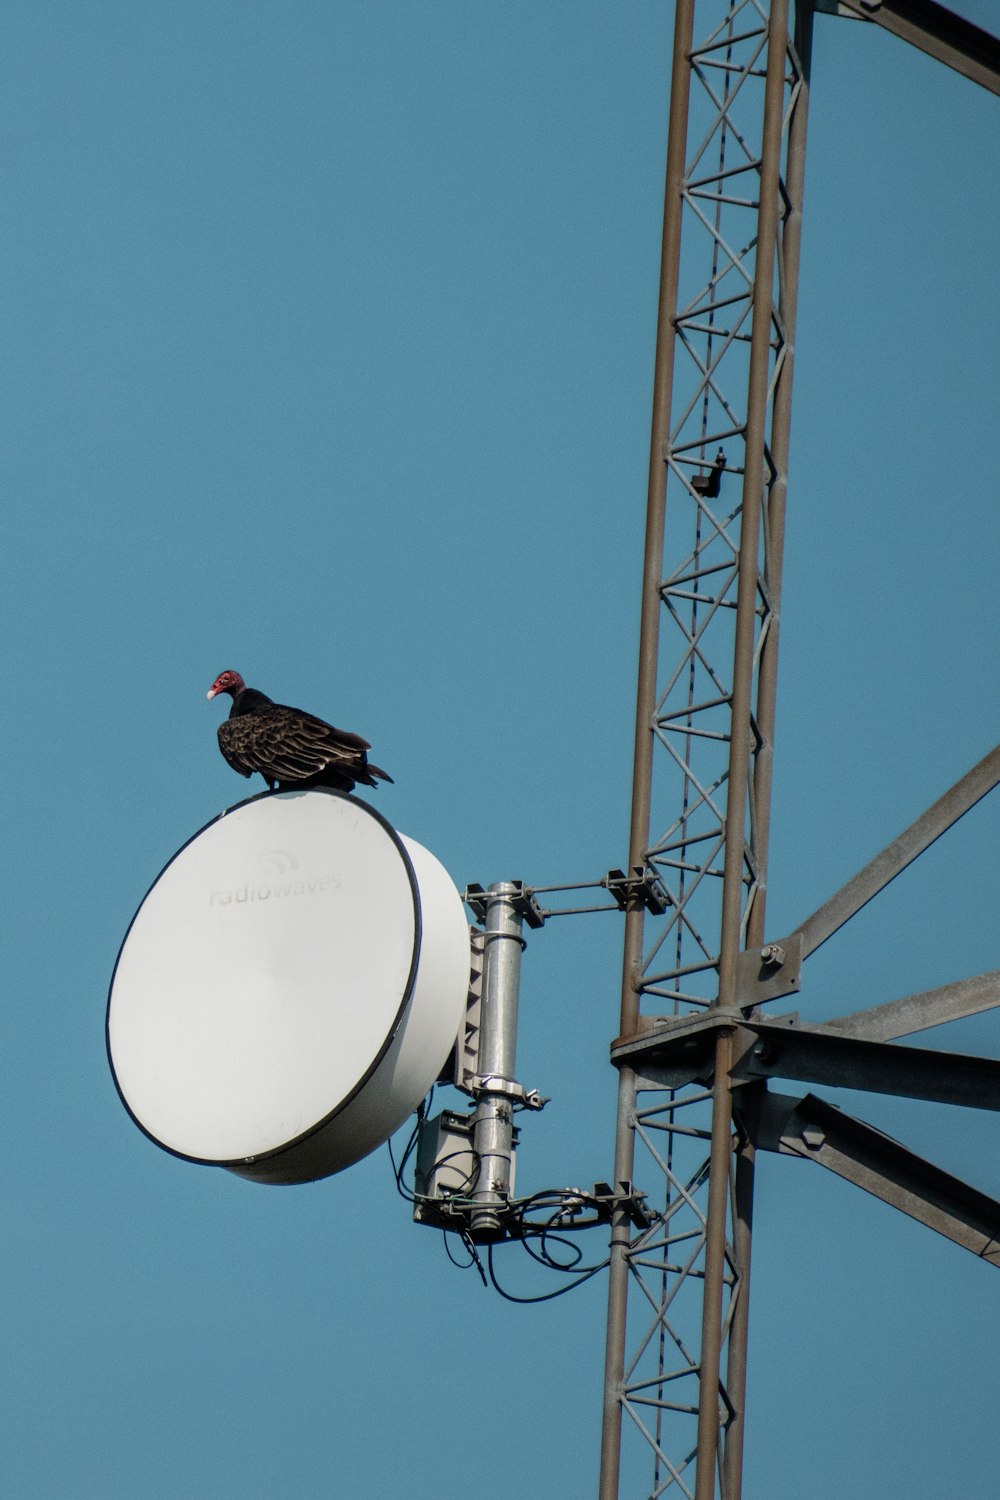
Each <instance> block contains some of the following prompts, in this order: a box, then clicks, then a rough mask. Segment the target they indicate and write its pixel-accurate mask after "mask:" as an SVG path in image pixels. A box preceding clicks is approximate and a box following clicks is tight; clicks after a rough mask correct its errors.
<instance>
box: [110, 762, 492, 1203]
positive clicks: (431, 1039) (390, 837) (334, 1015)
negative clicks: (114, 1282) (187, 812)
mask: <svg viewBox="0 0 1000 1500" xmlns="http://www.w3.org/2000/svg"><path fill="white" fill-rule="evenodd" d="M468 988H469V929H468V924H467V922H466V918H465V913H464V910H463V907H462V900H461V897H460V896H459V894H458V891H457V890H456V889H455V886H454V885H453V883H452V881H451V879H450V877H449V876H448V874H447V872H446V871H445V870H444V868H443V866H442V865H441V864H440V863H439V862H438V861H437V860H436V859H435V858H434V856H433V855H432V854H430V853H428V851H427V850H426V849H424V848H422V847H421V845H420V844H417V843H415V842H414V841H413V840H412V839H408V838H405V837H404V836H403V835H402V834H399V833H397V832H396V831H395V830H394V829H393V828H392V827H391V826H390V825H389V824H388V823H387V822H386V821H385V819H384V818H383V817H381V816H380V815H379V814H378V813H377V812H375V811H374V810H373V809H372V808H370V807H369V806H368V805H367V804H366V803H364V802H359V801H356V800H355V799H354V798H353V797H349V796H346V795H344V794H343V793H340V792H330V791H325V790H323V789H317V790H311V791H302V792H275V793H264V794H263V795H262V796H259V797H254V798H251V799H250V800H249V801H247V802H242V803H239V804H238V805H237V806H236V807H233V808H230V809H229V811H228V812H225V813H223V814H222V815H221V816H220V817H218V818H217V819H215V821H214V822H212V823H209V824H208V826H207V827H206V828H203V829H202V830H201V832H200V833H197V834H196V835H195V836H194V838H192V839H191V840H190V841H189V842H188V843H187V844H185V845H184V847H183V848H182V849H181V850H179V852H178V853H177V854H175V855H174V857H173V859H172V860H171V861H170V863H169V864H168V865H167V867H166V869H165V870H164V871H163V872H162V874H161V875H160V876H159V877H158V879H157V880H156V881H155V882H154V884H153V886H152V888H151V889H150V891H149V893H148V894H147V896H146V898H145V900H144V901H143V903H142V905H141V906H140V907H139V910H138V911H137V912H136V914H135V916H134V917H133V919H132V924H131V926H130V927H129V930H128V932H127V934H126V936H125V941H124V943H123V944H122V948H121V952H120V953H119V955H118V962H117V964H116V965H115V972H114V976H113V978H112V981H111V993H110V996H109V999H108V1018H107V1037H108V1056H109V1059H110V1062H111V1070H112V1073H113V1075H114V1079H115V1083H116V1085H117V1087H118V1091H119V1093H120V1095H121V1098H122V1101H123V1103H124V1104H125V1107H126V1108H127V1109H128V1111H129V1113H130V1114H131V1115H132V1118H133V1119H134V1120H135V1122H136V1124H137V1125H139V1127H140V1128H141V1129H142V1130H143V1131H145V1133H146V1134H147V1135H148V1136H149V1137H150V1138H151V1139H152V1140H153V1141H155V1142H156V1144H157V1145H159V1146H162V1147H163V1148H164V1149H165V1150H167V1151H171V1152H173V1153H174V1154H175V1155H178V1156H183V1157H186V1158H187V1159H188V1160H191V1161H196V1162H205V1163H210V1164H212V1165H215V1166H222V1167H226V1168H228V1169H229V1170H230V1171H231V1172H236V1173H238V1174H239V1175H240V1176H243V1177H249V1178H252V1179H253V1180H255V1181H257V1182H273V1183H292V1182H309V1181H312V1180H313V1179H315V1178H318V1177H326V1176H329V1174H330V1173H332V1172H338V1171H340V1169H341V1168H342V1167H347V1166H350V1164H351V1163H352V1162H355V1161H357V1160H358V1159H359V1158H360V1157H362V1156H365V1155H367V1153H368V1152H369V1151H372V1150H374V1149H375V1147H376V1146H378V1145H381V1143H382V1142H383V1141H385V1140H388V1138H389V1136H390V1135H392V1133H393V1131H394V1130H396V1129H398V1127H399V1126H400V1125H401V1124H402V1123H403V1121H404V1120H405V1119H406V1117H407V1115H409V1114H410V1113H411V1112H412V1111H413V1110H414V1109H415V1108H416V1106H417V1105H418V1104H419V1102H420V1100H421V1099H422V1098H423V1096H424V1095H425V1094H426V1092H427V1090H428V1089H429V1088H430V1086H431V1084H432V1083H433V1082H434V1080H435V1078H436V1077H437V1076H438V1074H439V1072H440V1070H441V1067H442V1064H443V1063H444V1061H445V1059H446V1058H447V1055H448V1052H449V1050H450V1048H451V1046H452V1045H453V1043H454V1041H455V1038H456V1036H457V1034H458V1030H459V1027H460V1026H461V1024H462V1021H463V1016H464V1012H465V1003H466V996H467V994H468Z"/></svg>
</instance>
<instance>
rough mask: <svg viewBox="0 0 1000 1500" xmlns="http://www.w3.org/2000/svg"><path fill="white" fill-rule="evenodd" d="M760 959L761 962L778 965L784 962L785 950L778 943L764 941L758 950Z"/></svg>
mask: <svg viewBox="0 0 1000 1500" xmlns="http://www.w3.org/2000/svg"><path fill="white" fill-rule="evenodd" d="M760 961H761V963H763V964H773V965H775V966H778V965H780V964H783V963H784V962H785V950H784V948H782V946H781V944H780V943H765V944H764V946H763V948H762V949H761V950H760Z"/></svg>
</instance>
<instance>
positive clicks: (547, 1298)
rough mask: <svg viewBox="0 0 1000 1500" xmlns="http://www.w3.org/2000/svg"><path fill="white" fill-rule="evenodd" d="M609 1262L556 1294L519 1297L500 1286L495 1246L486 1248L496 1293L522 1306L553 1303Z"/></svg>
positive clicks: (605, 1262)
mask: <svg viewBox="0 0 1000 1500" xmlns="http://www.w3.org/2000/svg"><path fill="white" fill-rule="evenodd" d="M609 1261H610V1256H609V1257H608V1259H607V1260H602V1261H601V1264H600V1265H599V1266H592V1267H591V1269H590V1270H589V1271H585V1272H583V1273H582V1274H581V1275H580V1276H578V1277H577V1278H576V1280H575V1281H572V1282H570V1284H569V1286H560V1287H556V1289H555V1291H554V1292H543V1293H542V1294H541V1295H540V1296H538V1297H517V1296H515V1295H514V1293H513V1292H508V1291H505V1289H504V1288H503V1287H502V1286H501V1285H500V1283H499V1281H497V1277H496V1271H495V1270H494V1267H493V1246H492V1245H487V1247H486V1264H487V1266H488V1268H489V1273H490V1281H491V1282H492V1284H493V1289H494V1291H497V1292H499V1293H500V1295H501V1297H503V1298H504V1300H505V1301H507V1302H519V1303H522V1304H526V1303H530V1302H551V1301H552V1300H553V1298H555V1297H562V1296H564V1295H565V1294H566V1293H567V1292H572V1291H574V1290H575V1289H576V1288H577V1287H578V1286H582V1285H583V1283H584V1282H585V1281H589V1280H590V1278H591V1277H592V1276H596V1275H597V1273H598V1271H603V1270H604V1267H605V1266H606V1265H608V1263H609Z"/></svg>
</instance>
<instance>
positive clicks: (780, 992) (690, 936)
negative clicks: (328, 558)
mask: <svg viewBox="0 0 1000 1500" xmlns="http://www.w3.org/2000/svg"><path fill="white" fill-rule="evenodd" d="M790 4H791V0H676V3H675V16H676V19H675V45H674V57H673V71H672V78H671V100H670V131H669V138H668V146H667V187H666V202H665V211H664V238H663V259H662V274H661V291H660V309H659V324H658V332H657V360H656V373H655V378H654V394H653V426H652V441H651V451H650V475H649V499H648V508H647V533H646V553H645V563H644V582H643V608H642V620H641V631H640V648H639V683H638V692H637V714H636V739H635V764H634V778H633V803H632V824H631V835H630V845H629V860H628V866H627V868H628V869H629V871H630V872H639V876H640V878H639V879H637V880H635V881H633V885H632V887H631V891H632V893H631V895H628V890H629V889H630V888H629V887H628V886H627V885H626V886H623V887H622V892H624V893H625V895H626V896H627V899H626V905H625V909H626V933H625V951H624V961H623V980H622V1004H621V1021H620V1035H619V1037H618V1038H617V1040H616V1041H615V1043H614V1044H613V1045H612V1060H613V1062H614V1063H615V1065H616V1067H617V1068H618V1071H619V1095H618V1100H619V1102H618V1131H617V1143H616V1155H615V1174H614V1175H615V1179H616V1180H617V1181H625V1182H632V1181H635V1182H636V1183H638V1184H640V1185H641V1186H642V1187H643V1188H649V1189H650V1191H649V1205H650V1207H651V1208H654V1209H657V1210H658V1212H657V1214H656V1217H655V1219H654V1222H653V1223H652V1224H651V1225H646V1226H639V1227H637V1226H636V1225H635V1224H634V1223H632V1222H631V1221H630V1220H629V1218H628V1216H627V1215H626V1214H625V1213H624V1212H620V1213H618V1214H617V1215H616V1217H615V1219H614V1220H613V1225H612V1238H611V1258H610V1268H609V1296H608V1335H607V1358H606V1368H605V1404H604V1429H603V1438H602V1451H601V1482H600V1492H599V1493H600V1500H617V1497H618V1496H619V1493H620V1488H619V1486H620V1485H621V1488H622V1490H624V1491H625V1492H627V1493H630V1494H635V1495H640V1494H641V1495H646V1496H648V1497H649V1500H656V1497H659V1496H661V1495H669V1496H685V1497H689V1500H714V1497H716V1496H719V1497H720V1500H738V1497H739V1495H740V1493H741V1486H742V1447H743V1421H744V1404H745V1374H746V1345H747V1305H748V1299H747V1295H746V1294H747V1291H748V1285H749V1272H750V1249H751V1221H752V1199H753V1174H754V1160H755V1154H756V1152H757V1150H758V1149H760V1150H768V1151H776V1152H779V1153H781V1154H784V1155H795V1156H799V1157H804V1158H807V1159H812V1160H815V1161H817V1162H818V1163H820V1164H821V1165H823V1166H825V1167H827V1168H828V1169H829V1170H832V1171H834V1172H837V1173H838V1174H840V1175H842V1176H844V1177H845V1178H846V1179H848V1180H850V1181H852V1182H854V1183H856V1184H857V1185H858V1186H860V1187H863V1188H864V1189H865V1190H866V1191H869V1192H873V1193H875V1194H876V1195H877V1196H879V1197H880V1198H882V1199H884V1200H885V1201H886V1202H889V1203H891V1204H893V1205H894V1206H896V1207H897V1208H899V1209H901V1210H902V1211H903V1212H906V1213H908V1214H911V1215H912V1216H913V1217H915V1218H917V1219H919V1220H920V1221H921V1222H923V1223H925V1224H928V1225H929V1226H930V1227H932V1228H934V1229H936V1230H937V1231H938V1232H940V1233H943V1234H946V1235H948V1236H949V1237H950V1238H951V1239H953V1240H954V1241H955V1242H957V1243H958V1244H961V1245H964V1246H965V1247H966V1248H968V1249H970V1250H972V1251H973V1253H975V1254H977V1255H979V1256H982V1257H983V1258H984V1259H986V1260H988V1261H990V1262H991V1263H994V1264H1000V1251H998V1244H1000V1204H997V1203H996V1202H994V1201H993V1200H992V1199H989V1198H987V1197H986V1195H984V1194H982V1193H979V1192H978V1191H977V1190H976V1189H974V1188H971V1187H968V1186H967V1185H966V1184H964V1183H960V1182H958V1181H957V1180H956V1179H954V1178H951V1177H950V1176H949V1175H948V1174H946V1173H944V1172H942V1171H941V1170H940V1169H939V1168H936V1167H934V1166H932V1165H931V1164H929V1163H926V1162H923V1161H921V1160H920V1159H919V1158H917V1157H915V1156H914V1155H913V1154H912V1153H910V1152H908V1151H907V1149H906V1148H905V1147H904V1146H901V1145H900V1144H899V1143H898V1142H894V1141H891V1140H890V1139H889V1138H888V1137H886V1136H884V1135H883V1134H882V1133H881V1132H879V1131H877V1130H875V1129H874V1127H872V1126H870V1125H866V1124H865V1123H864V1122H863V1121H860V1120H855V1119H853V1118H852V1117H851V1116H849V1115H846V1114H844V1113H843V1112H841V1111H838V1110H835V1109H834V1108H833V1106H831V1105H828V1104H826V1103H825V1102H824V1101H822V1100H820V1099H817V1098H816V1097H815V1096H814V1095H812V1094H810V1093H807V1094H805V1095H804V1096H802V1097H792V1096H785V1095H776V1094H772V1093H769V1092H768V1081H769V1080H770V1079H772V1078H793V1079H799V1080H803V1081H806V1082H809V1083H813V1082H820V1083H822V1082H827V1083H836V1084H837V1085H838V1086H846V1087H855V1088H863V1089H867V1090H882V1091H883V1092H890V1093H893V1092H894V1093H900V1094H907V1095H911V1096H915V1097H921V1098H925V1099H935V1100H939V1101H941V1102H949V1103H958V1102H960V1103H964V1104H967V1105H969V1104H971V1105H973V1106H975V1107H979V1108H986V1109H997V1108H1000V1062H996V1061H993V1060H991V1059H983V1058H967V1057H959V1056H956V1055H954V1054H947V1053H933V1052H930V1051H927V1050H926V1049H920V1048H912V1047H900V1046H896V1045H893V1044H891V1043H892V1040H893V1039H894V1038H896V1037H899V1036H903V1035H906V1034H908V1033H910V1032H914V1031H919V1030H921V1029H923V1028H924V1027H926V1026H932V1025H938V1024H941V1023H942V1022H943V1021H946V1020H949V1019H954V1018H955V1017H957V1016H959V1015H969V1014H972V1013H974V1012H975V1011H978V1010H982V1009H984V1008H986V1007H987V1006H991V1005H996V1004H998V1003H1000V974H997V973H993V974H988V975H982V976H979V977H978V978H976V979H971V980H960V981H958V982H956V983H955V984H953V985H948V986H944V987H942V988H941V989H939V990H933V991H927V992H925V993H923V994H921V995H914V996H909V997H906V998H904V999H902V1000H898V1001H892V1002H890V1003H889V1004H883V1005H877V1006H875V1007H873V1008H872V1009H870V1010H868V1011H855V1012H852V1013H851V1014H849V1015H846V1016H843V1017H841V1018H839V1019H834V1020H832V1021H830V1022H829V1023H827V1024H826V1025H824V1026H806V1025H803V1024H801V1023H800V1022H799V1021H798V1018H797V1017H796V1016H784V1017H774V1018H769V1017H765V1016H764V1015H762V1013H761V1012H760V1010H759V1007H760V1006H761V1005H762V1004H764V1003H766V1002H769V1001H772V1000H775V999H778V998H780V997H782V996H787V995H790V994H793V993H794V992H795V991H796V990H797V989H798V988H799V987H800V984H801V973H802V965H803V962H804V960H805V959H806V958H807V957H808V955H809V953H811V952H812V951H814V950H815V949H816V948H817V947H818V946H819V944H820V943H822V942H824V941H825V940H826V938H827V937H829V936H830V935H831V933H832V932H834V931H836V930H837V928H838V927H840V926H842V925H843V923H844V922H846V921H848V920H849V919H850V917H851V916H853V915H854V913H855V912H856V911H858V910H860V908H861V906H863V905H864V904H865V903H866V902H867V901H869V900H871V899H872V898H873V897H874V896H875V895H876V894H877V893H878V892H879V891H880V890H882V889H883V888H884V886H885V885H886V884H887V883H888V881H889V880H891V879H892V878H894V876H895V875H896V874H898V873H899V871H900V870H901V869H903V868H904V867H905V865H906V864H908V863H909V862H910V861H911V860H912V859H914V858H916V857H917V855H919V854H920V853H921V852H922V851H923V850H924V849H926V848H927V847H928V846H929V844H930V843H932V842H933V840H934V839H935V838H937V837H938V836H939V835H940V834H941V833H942V832H944V830H945V829H946V828H948V827H950V826H951V824H952V823H953V822H954V821H955V820H956V819H957V818H958V817H960V816H962V815H963V813H964V812H965V811H967V810H968V809H969V808H970V807H972V806H973V805H974V804H975V803H976V801H978V800H979V798H980V797H982V796H984V795H985V794H986V793H987V792H988V791H989V790H990V789H991V788H992V787H993V786H994V785H996V784H997V782H998V780H1000V750H997V751H995V752H993V753H992V755H990V756H987V757H986V759H985V760H984V761H983V762H982V763H981V764H980V765H979V766H977V767H975V768H974V769H973V771H971V772H970V773H969V774H968V776H967V777H964V778H963V779H962V781H961V782H959V783H957V784H956V786H955V787H953V788H952V789H951V791H949V792H948V793H946V795H945V797H943V798H941V799H940V800H939V802H937V803H935V804H934V806H933V807H932V808H930V809H928V811H927V813H925V814H923V815H922V816H921V817H920V818H918V819H917V820H916V822H915V823H914V824H913V825H912V826H911V827H910V828H909V829H907V830H906V831H905V832H904V833H903V834H902V835H900V838H899V839H897V840H895V841H894V842H893V844H891V845H889V846H888V848H887V849H886V850H884V851H883V852H882V854H881V855H879V856H878V857H877V858H876V859H875V860H873V861H871V862H870V864H869V865H867V866H865V868H864V869H863V870H861V871H860V872H859V873H858V875H857V876H856V877H855V878H854V880H853V881H851V882H849V883H848V885H847V886H845V887H844V888H843V890H842V891H839V892H837V893H836V895H835V896H833V897H832V898H831V899H830V901H828V902H827V903H825V904H824V906H823V907H821V908H820V909H819V911H817V912H815V913H813V914H812V916H810V917H809V918H808V919H807V920H806V921H805V922H803V923H802V924H801V925H800V926H799V927H798V928H797V929H796V930H795V931H794V932H793V933H791V934H790V935H789V936H788V937H785V938H782V939H779V940H777V941H772V942H769V943H765V942H764V922H765V896H766V888H767V855H768V831H769V809H770V790H771V763H772V742H773V730H774V712H775V695H776V671H777V644H778V621H779V617H780V588H781V568H782V553H783V543H784V511H785V470H786V465H787V458H788V439H789V426H790V401H791V377H792V362H793V353H794V327H795V306H796V296H797V277H798V252H799V239H800V221H801V208H802V193H803V175H804V152H805V125H806V111H807V102H808V69H809V51H810V42H811V24H812V13H813V9H814V6H813V5H812V4H811V3H810V0H796V14H795V17H794V24H793V25H791V24H790V17H789V10H790ZM821 8H827V9H830V8H832V7H831V5H824V6H823V7H821ZM846 12H855V13H861V14H863V15H864V17H865V18H866V19H872V20H878V21H879V22H880V24H883V25H886V26H888V27H889V29H890V30H895V31H896V32H897V34H899V35H902V36H906V38H907V39H908V40H911V41H916V42H917V44H918V45H924V46H925V50H927V51H929V52H931V54H932V55H933V56H936V57H939V58H940V59H941V60H943V61H946V62H948V63H949V64H950V65H951V66H954V67H956V68H958V69H959V70H960V71H963V72H965V73H966V74H967V76H969V77H972V78H975V79H976V81H977V82H980V83H984V84H985V86H986V87H989V88H993V89H994V90H995V89H996V88H997V82H998V78H1000V48H998V45H997V43H996V40H995V39H994V38H989V37H986V34H985V33H980V32H978V31H977V29H976V28H974V27H970V26H969V25H968V24H967V23H962V22H959V21H958V19H957V18H955V17H954V16H951V15H950V13H948V12H946V11H944V8H943V7H941V6H938V5H936V4H934V3H933V0H885V3H884V4H882V3H881V0H844V3H843V4H842V5H841V6H840V8H839V11H838V13H846ZM897 23H898V24H897ZM952 23H955V24H952ZM914 26H916V29H917V30H918V31H919V32H920V36H919V37H918V36H912V35H910V34H909V30H912V29H913V27H914ZM696 28H697V29H696ZM908 28H909V30H908ZM984 38H985V43H984V41H983V39H984ZM609 889H611V886H610V885H609ZM650 889H655V891H656V892H657V894H658V896H659V897H662V898H663V905H664V906H665V911H664V912H663V914H662V915H659V914H657V912H656V908H655V906H651V905H650V904H649V902H648V901H644V900H643V899H642V895H643V890H646V891H647V892H648V891H649V890H650ZM647 908H648V910H647ZM655 1182H659V1184H660V1185H661V1191H660V1196H659V1198H657V1194H656V1190H655V1188H654V1187H653V1186H652V1184H653V1183H655Z"/></svg>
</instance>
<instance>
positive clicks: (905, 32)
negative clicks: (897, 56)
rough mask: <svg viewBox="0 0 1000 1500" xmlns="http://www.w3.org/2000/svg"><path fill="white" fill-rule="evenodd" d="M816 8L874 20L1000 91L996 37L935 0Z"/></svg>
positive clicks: (819, 2)
mask: <svg viewBox="0 0 1000 1500" xmlns="http://www.w3.org/2000/svg"><path fill="white" fill-rule="evenodd" d="M816 9H817V10H819V11H825V12H826V13H827V14H829V15H834V16H850V17H853V18H854V19H856V20H859V21H874V22H875V24H876V25H877V26H881V27H883V29H884V30H886V31H891V32H892V34H893V35H894V36H898V37H899V38H901V40H902V41H904V42H910V43H912V45H913V46H914V47H919V48H920V50H921V52H926V53H927V54H928V55H929V56H930V57H933V58H935V59H936V60H937V61H938V62H943V63H945V64H946V65H947V66H948V67H949V68H954V70H955V72H956V73H962V74H964V75H965V77H966V78H971V79H972V81H973V83H979V84H982V86H983V88H984V89H989V90H990V91H991V92H992V93H994V94H1000V40H998V39H997V37H995V36H992V35H991V33H990V32H988V31H984V30H983V29H982V27H981V26H976V25H975V24H974V23H973V22H972V21H966V20H965V18H964V17H963V16H956V15H955V13H954V11H951V10H948V8H947V7H946V6H944V5H938V4H937V3H936V0H816Z"/></svg>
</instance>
